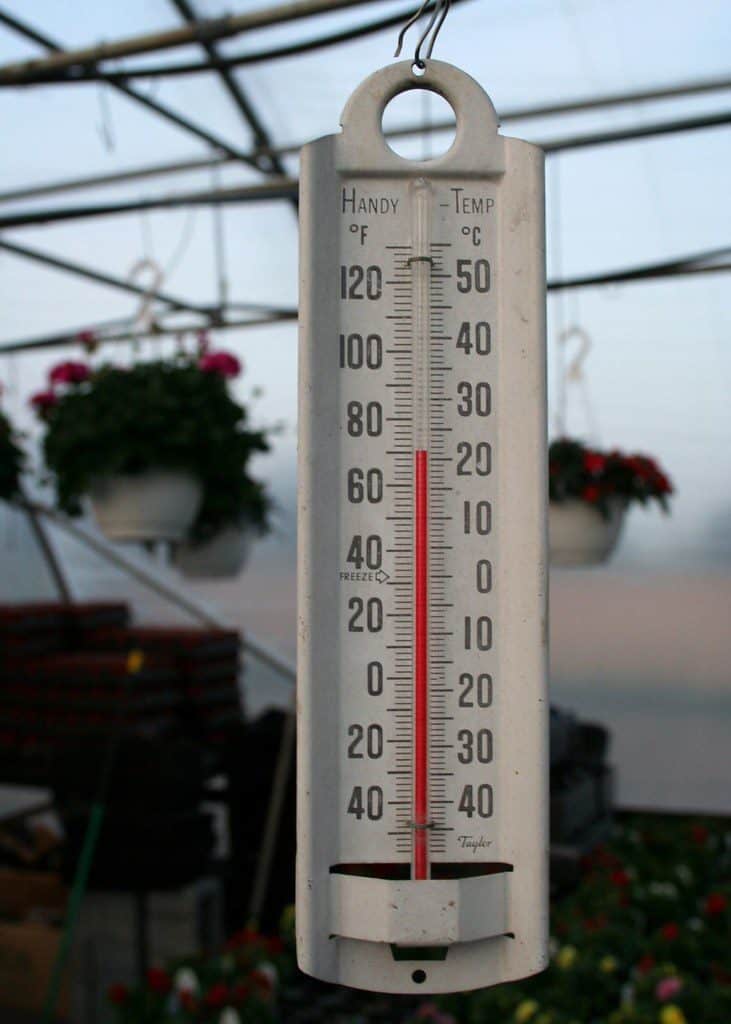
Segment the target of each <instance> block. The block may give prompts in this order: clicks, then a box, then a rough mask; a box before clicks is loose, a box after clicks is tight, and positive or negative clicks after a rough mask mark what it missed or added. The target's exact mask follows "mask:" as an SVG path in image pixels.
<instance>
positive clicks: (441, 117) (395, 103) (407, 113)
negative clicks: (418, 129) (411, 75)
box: [381, 87, 456, 161]
mask: <svg viewBox="0 0 731 1024" xmlns="http://www.w3.org/2000/svg"><path fill="white" fill-rule="evenodd" d="M454 120H455V114H454V110H453V109H452V107H451V105H450V104H449V103H448V102H447V101H446V100H445V99H444V97H443V96H440V95H439V94H438V93H436V92H433V91H431V90H428V89H421V88H418V87H417V88H414V89H409V90H408V91H406V92H402V93H399V95H398V96H395V97H394V98H393V99H392V100H391V102H390V103H388V104H387V106H386V109H385V110H384V112H383V117H382V121H381V126H382V129H383V131H384V133H385V132H388V131H389V130H391V129H393V130H394V131H397V130H398V129H399V128H402V127H403V126H404V125H405V124H414V123H417V124H421V125H422V126H423V128H424V133H423V134H422V135H421V136H413V135H409V136H398V135H396V136H390V137H387V138H386V143H387V145H388V147H389V149H391V150H392V151H393V152H394V153H396V154H397V155H398V156H401V157H405V158H406V159H407V160H418V161H422V160H432V159H435V158H436V157H440V156H443V155H444V154H445V153H447V152H449V150H450V149H451V147H452V144H453V143H454V137H455V133H456V126H455V125H452V127H451V128H449V129H444V128H443V127H441V126H443V125H445V124H449V123H450V122H452V121H454ZM431 125H435V126H439V131H438V132H437V131H434V132H433V131H431V129H430V126H431Z"/></svg>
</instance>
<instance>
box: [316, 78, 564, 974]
mask: <svg viewBox="0 0 731 1024" xmlns="http://www.w3.org/2000/svg"><path fill="white" fill-rule="evenodd" d="M414 87H419V88H428V89H432V90H434V91H436V92H439V93H441V94H442V95H444V96H445V97H446V98H447V100H448V101H449V102H450V103H451V104H452V106H453V107H454V109H455V112H456V115H457V135H456V139H455V142H454V145H453V146H452V148H451V150H450V151H449V152H448V153H447V154H445V155H444V156H442V157H440V158H439V159H436V160H430V161H426V162H423V163H412V162H410V161H407V160H404V159H402V158H400V157H398V156H397V155H395V154H394V153H393V152H392V151H391V150H390V149H389V148H388V146H387V144H386V142H385V140H384V138H383V135H382V132H381V115H382V112H383V109H384V107H385V105H386V103H387V102H388V101H389V100H390V99H392V98H393V96H394V95H396V94H397V93H399V92H401V91H404V90H405V89H409V88H414ZM342 126H343V131H342V134H340V135H334V136H328V137H326V138H323V139H320V140H318V141H317V142H314V143H312V144H311V145H309V146H306V147H305V149H304V150H303V156H302V191H301V217H302V249H301V267H302V273H301V299H300V308H301V328H300V329H301V337H300V411H299V432H300V441H299V443H300V452H299V495H300V497H299V652H298V713H299V733H298V737H299V755H298V756H299V765H298V785H299V789H298V807H299V810H298V855H297V932H298V937H297V941H298V957H299V963H300V966H301V967H302V969H303V970H304V971H306V972H307V973H309V974H312V975H315V976H316V977H319V978H323V979H326V980H329V981H333V982H339V983H341V984H346V985H352V986H355V987H357V988H364V989H373V990H377V991H387V992H412V993H413V992H443V991H456V990H463V989H469V988H475V987H478V986H483V985H491V984H496V983H498V982H501V981H507V980H510V979H514V978H519V977H522V976H525V975H528V974H532V973H534V972H536V971H539V970H540V969H541V968H542V967H543V966H544V965H545V960H546V927H547V877H546V876H547V843H548V836H547V806H548V765H547V717H548V707H547V700H546V568H545V566H546V546H545V524H546V492H547V484H546V478H545V452H546V438H545V383H544V379H545V272H544V226H543V159H542V154H541V152H540V150H538V149H537V148H536V147H534V146H531V145H528V144H526V143H524V142H520V141H518V140H514V139H505V138H502V137H501V136H500V135H498V134H497V122H496V117H495V112H494V109H493V107H492V104H491V103H490V100H489V99H488V97H487V96H486V95H485V93H484V92H483V91H482V90H481V89H480V87H479V86H478V85H477V83H475V82H474V81H473V80H472V79H471V78H469V77H468V76H467V75H465V74H463V73H462V72H460V71H458V70H457V69H455V68H453V67H451V66H449V65H447V64H443V63H440V62H437V61H429V62H428V66H427V71H426V73H425V75H423V76H422V77H419V78H414V76H413V75H412V72H411V68H410V64H409V63H408V62H406V63H403V64H395V65H393V66H391V67H389V68H387V69H385V70H383V71H380V72H378V73H376V74H375V75H373V76H372V77H371V78H369V79H368V80H367V81H366V82H365V83H364V84H363V85H362V86H361V87H360V88H359V89H358V90H357V91H356V92H355V93H354V95H353V97H352V98H351V100H350V102H349V103H348V105H347V107H346V109H345V111H344V114H343V119H342Z"/></svg>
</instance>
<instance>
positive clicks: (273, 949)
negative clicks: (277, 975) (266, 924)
mask: <svg viewBox="0 0 731 1024" xmlns="http://www.w3.org/2000/svg"><path fill="white" fill-rule="evenodd" d="M267 949H268V950H269V954H270V956H277V954H278V953H281V952H282V951H283V950H284V943H283V942H282V940H281V939H280V938H279V936H278V935H275V936H273V938H271V939H267Z"/></svg>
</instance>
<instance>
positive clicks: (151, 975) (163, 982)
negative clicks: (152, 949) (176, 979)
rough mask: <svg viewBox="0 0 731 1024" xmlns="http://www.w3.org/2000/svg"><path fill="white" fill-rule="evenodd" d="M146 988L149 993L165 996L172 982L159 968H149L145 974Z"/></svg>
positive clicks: (165, 972)
mask: <svg viewBox="0 0 731 1024" xmlns="http://www.w3.org/2000/svg"><path fill="white" fill-rule="evenodd" d="M147 987H148V988H149V989H150V991H151V992H157V993H159V994H160V995H166V994H167V993H168V992H169V991H170V989H171V988H172V987H173V981H172V978H171V977H170V975H169V974H168V972H167V971H163V970H162V969H161V968H160V967H150V969H149V970H148V972H147Z"/></svg>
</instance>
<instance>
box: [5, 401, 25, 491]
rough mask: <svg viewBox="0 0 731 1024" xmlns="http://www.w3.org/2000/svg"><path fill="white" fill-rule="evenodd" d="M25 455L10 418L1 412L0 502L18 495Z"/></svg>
mask: <svg viewBox="0 0 731 1024" xmlns="http://www.w3.org/2000/svg"><path fill="white" fill-rule="evenodd" d="M22 467H23V453H22V451H21V450H20V448H19V447H18V444H17V440H16V436H15V434H14V432H13V428H12V426H11V425H10V421H9V420H8V418H7V417H6V416H5V415H3V413H2V412H0V500H2V501H9V500H10V499H11V498H13V497H15V495H16V494H17V493H18V486H19V481H20V473H21V470H22Z"/></svg>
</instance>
